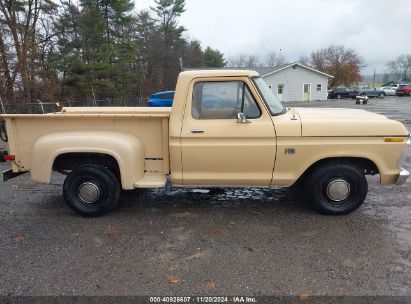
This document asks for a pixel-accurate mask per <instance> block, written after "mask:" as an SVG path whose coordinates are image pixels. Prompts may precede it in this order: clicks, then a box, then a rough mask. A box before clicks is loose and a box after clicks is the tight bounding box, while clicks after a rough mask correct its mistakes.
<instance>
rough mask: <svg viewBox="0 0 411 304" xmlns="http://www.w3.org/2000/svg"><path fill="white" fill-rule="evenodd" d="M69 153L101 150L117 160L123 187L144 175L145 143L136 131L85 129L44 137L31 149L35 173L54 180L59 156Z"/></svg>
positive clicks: (40, 179) (44, 179)
mask: <svg viewBox="0 0 411 304" xmlns="http://www.w3.org/2000/svg"><path fill="white" fill-rule="evenodd" d="M66 153H101V154H107V155H110V156H112V157H114V158H115V159H116V160H117V163H118V166H119V168H120V174H121V184H122V188H123V189H125V190H130V189H134V183H135V182H136V181H138V180H140V179H142V178H143V177H144V157H145V156H144V155H145V151H144V145H143V143H142V142H141V140H140V139H139V138H137V137H135V136H133V135H130V134H126V133H120V132H105V131H81V132H76V131H73V132H55V133H50V134H47V135H44V136H42V137H40V138H39V139H38V140H37V141H36V142H35V143H34V145H33V149H32V151H31V157H30V159H31V161H32V163H31V177H32V179H33V180H34V181H36V182H40V183H46V184H48V183H50V176H51V171H52V168H53V163H54V161H55V159H56V158H57V157H58V156H59V155H62V154H66Z"/></svg>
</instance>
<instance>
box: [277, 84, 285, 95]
mask: <svg viewBox="0 0 411 304" xmlns="http://www.w3.org/2000/svg"><path fill="white" fill-rule="evenodd" d="M283 91H284V85H283V84H279V85H278V87H277V94H280V95H281V94H283Z"/></svg>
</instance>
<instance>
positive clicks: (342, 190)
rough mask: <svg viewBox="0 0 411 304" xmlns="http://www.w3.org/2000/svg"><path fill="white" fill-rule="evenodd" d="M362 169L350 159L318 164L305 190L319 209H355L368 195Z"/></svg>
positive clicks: (326, 211)
mask: <svg viewBox="0 0 411 304" xmlns="http://www.w3.org/2000/svg"><path fill="white" fill-rule="evenodd" d="M367 192H368V183H367V179H366V178H365V176H364V174H363V172H362V171H361V170H360V169H359V168H357V167H356V166H354V165H352V164H349V163H340V164H335V165H333V164H326V165H322V166H320V167H317V168H316V169H315V170H314V172H313V173H312V174H311V177H310V178H309V179H308V183H307V194H308V198H309V201H310V204H311V205H312V207H314V208H315V209H316V210H317V211H318V212H320V213H323V214H330V215H343V214H348V213H351V212H353V211H355V210H357V209H358V208H359V207H360V206H361V205H362V203H363V202H364V200H365V198H366V197H367Z"/></svg>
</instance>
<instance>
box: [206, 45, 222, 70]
mask: <svg viewBox="0 0 411 304" xmlns="http://www.w3.org/2000/svg"><path fill="white" fill-rule="evenodd" d="M203 57H204V66H206V67H209V68H214V67H215V68H222V67H224V66H225V61H224V55H223V53H221V52H220V51H218V50H213V49H212V48H210V47H207V48H206V49H205V51H204V54H203Z"/></svg>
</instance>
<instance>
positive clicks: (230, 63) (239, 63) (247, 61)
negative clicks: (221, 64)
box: [227, 54, 264, 68]
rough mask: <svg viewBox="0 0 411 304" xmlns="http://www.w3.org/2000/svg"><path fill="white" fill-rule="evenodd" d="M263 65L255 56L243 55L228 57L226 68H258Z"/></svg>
mask: <svg viewBox="0 0 411 304" xmlns="http://www.w3.org/2000/svg"><path fill="white" fill-rule="evenodd" d="M263 65H264V64H263V63H262V62H261V60H260V57H258V56H256V55H244V54H240V55H237V56H232V57H229V58H228V60H227V67H230V68H258V67H262V66H263Z"/></svg>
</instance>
